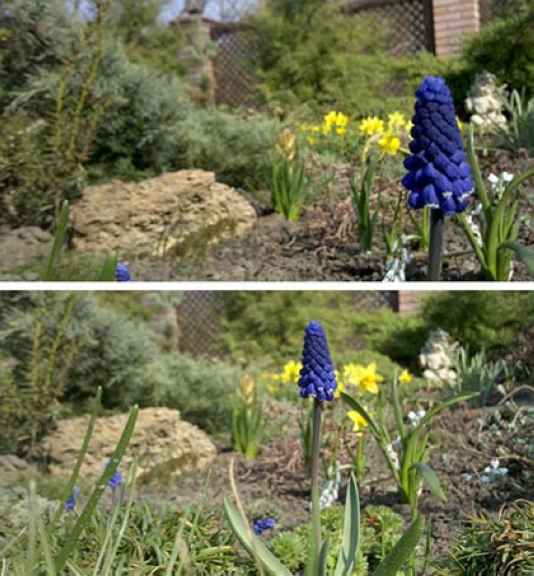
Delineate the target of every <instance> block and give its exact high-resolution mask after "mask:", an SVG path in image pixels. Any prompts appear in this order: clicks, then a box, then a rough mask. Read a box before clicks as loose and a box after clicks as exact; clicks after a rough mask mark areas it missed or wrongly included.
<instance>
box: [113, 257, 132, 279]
mask: <svg viewBox="0 0 534 576" xmlns="http://www.w3.org/2000/svg"><path fill="white" fill-rule="evenodd" d="M131 279H132V278H131V276H130V271H129V270H128V265H127V264H125V263H124V262H119V263H118V264H117V267H116V268H115V280H116V281H117V282H130V280H131Z"/></svg>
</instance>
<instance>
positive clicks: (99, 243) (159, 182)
mask: <svg viewBox="0 0 534 576" xmlns="http://www.w3.org/2000/svg"><path fill="white" fill-rule="evenodd" d="M71 221H72V224H73V227H74V231H75V234H74V238H73V245H74V248H76V249H78V250H81V251H87V252H105V253H110V252H113V253H115V252H117V253H119V254H120V255H128V254H135V255H136V256H146V255H152V256H154V255H157V256H164V255H181V254H186V253H191V252H193V253H194V252H196V251H202V250H205V249H206V247H207V246H209V245H212V244H215V243H217V242H218V241H220V240H223V239H227V238H230V237H240V236H242V235H244V234H245V233H246V232H248V231H249V230H250V229H251V228H252V227H253V226H254V224H255V223H256V212H255V210H254V208H253V207H252V205H251V204H250V203H249V202H248V201H247V200H246V199H245V198H243V196H241V195H240V194H239V193H238V192H236V191H235V190H234V189H233V188H230V187H228V186H226V185H224V184H220V183H218V182H216V181H215V175H214V174H213V173H212V172H204V171H202V170H182V171H180V172H173V173H168V174H163V175H162V176H158V177H157V178H151V179H150V180H145V181H143V182H137V183H125V182H122V181H119V180H116V181H113V182H111V183H109V184H103V185H100V186H92V187H90V188H87V189H86V190H85V191H84V192H83V195H82V198H81V199H80V200H79V201H78V202H77V203H76V204H75V205H74V206H73V207H72V210H71Z"/></svg>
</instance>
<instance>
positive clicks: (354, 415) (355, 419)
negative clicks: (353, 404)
mask: <svg viewBox="0 0 534 576" xmlns="http://www.w3.org/2000/svg"><path fill="white" fill-rule="evenodd" d="M347 417H348V418H349V420H350V421H351V422H352V424H353V427H352V430H353V432H356V433H358V432H359V433H361V432H362V431H363V430H364V429H365V428H366V427H367V420H366V419H365V418H364V417H363V416H362V415H361V414H360V413H359V412H357V411H356V410H349V411H348V412H347Z"/></svg>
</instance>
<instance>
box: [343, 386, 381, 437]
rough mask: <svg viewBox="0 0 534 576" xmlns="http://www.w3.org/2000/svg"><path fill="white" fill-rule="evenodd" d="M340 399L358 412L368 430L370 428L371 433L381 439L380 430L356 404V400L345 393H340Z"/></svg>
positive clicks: (362, 408)
mask: <svg viewBox="0 0 534 576" xmlns="http://www.w3.org/2000/svg"><path fill="white" fill-rule="evenodd" d="M341 399H342V400H343V402H345V404H348V405H349V407H350V408H352V409H353V410H356V412H358V413H359V414H360V416H362V418H365V421H366V422H367V424H368V426H369V428H371V431H372V432H373V434H374V435H375V436H376V437H377V438H380V437H381V434H380V430H379V429H378V426H377V425H376V422H375V421H374V420H373V419H372V418H371V416H370V415H369V413H368V412H367V410H366V409H365V408H364V407H363V406H362V405H361V404H360V403H359V402H358V400H356V399H355V398H353V397H352V396H349V395H348V394H346V393H345V392H341Z"/></svg>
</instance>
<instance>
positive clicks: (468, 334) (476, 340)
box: [422, 292, 534, 354]
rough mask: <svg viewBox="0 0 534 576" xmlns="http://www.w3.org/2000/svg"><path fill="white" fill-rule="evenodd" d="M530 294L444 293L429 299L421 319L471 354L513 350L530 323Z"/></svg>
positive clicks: (532, 311)
mask: <svg viewBox="0 0 534 576" xmlns="http://www.w3.org/2000/svg"><path fill="white" fill-rule="evenodd" d="M533 314H534V293H532V292H450V293H447V292H443V293H441V294H435V295H432V296H431V297H429V298H428V299H427V300H426V302H425V305H424V308H423V313H422V315H423V319H424V321H425V323H426V325H427V326H428V328H429V329H433V328H437V327H440V328H443V329H444V330H445V331H446V332H448V333H449V334H450V335H451V336H452V337H453V338H455V339H456V340H458V341H459V342H460V343H461V344H462V345H463V346H467V347H468V348H469V350H470V351H471V352H473V353H474V352H479V351H480V350H486V351H487V352H492V353H493V354H497V353H499V354H502V353H505V352H507V351H514V347H515V343H516V339H517V335H518V333H519V332H520V330H521V329H522V328H526V327H527V326H529V325H530V324H531V322H532V317H533Z"/></svg>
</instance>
